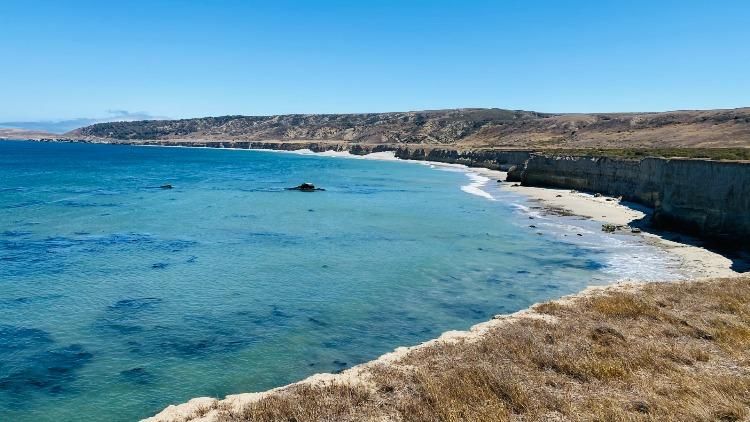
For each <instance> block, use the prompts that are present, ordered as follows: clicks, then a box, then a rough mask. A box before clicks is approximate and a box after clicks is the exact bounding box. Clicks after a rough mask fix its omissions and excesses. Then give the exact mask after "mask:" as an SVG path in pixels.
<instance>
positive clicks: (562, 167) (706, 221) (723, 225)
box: [520, 154, 750, 248]
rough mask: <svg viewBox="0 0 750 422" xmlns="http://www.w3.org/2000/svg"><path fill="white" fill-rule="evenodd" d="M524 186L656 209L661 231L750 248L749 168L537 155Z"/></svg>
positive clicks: (526, 169)
mask: <svg viewBox="0 0 750 422" xmlns="http://www.w3.org/2000/svg"><path fill="white" fill-rule="evenodd" d="M520 180H521V182H522V183H523V184H525V185H530V186H550V187H560V188H568V189H578V190H586V191H592V192H601V193H605V194H608V195H613V196H620V195H621V196H622V197H623V198H624V199H625V200H629V201H633V202H637V203H641V204H644V205H647V206H650V207H653V208H654V215H653V223H654V224H655V225H656V226H660V227H664V228H669V229H672V230H677V231H684V232H689V233H693V234H697V235H700V236H702V237H706V238H713V239H718V240H726V241H731V242H733V243H736V244H739V245H740V246H742V247H744V248H748V247H750V163H746V162H724V161H711V160H696V159H664V158H644V159H642V160H625V159H612V158H605V157H560V156H545V155H536V154H534V155H532V156H531V157H530V158H529V159H528V160H527V161H526V162H525V163H524V165H523V168H522V170H521V172H520Z"/></svg>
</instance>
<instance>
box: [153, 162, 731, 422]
mask: <svg viewBox="0 0 750 422" xmlns="http://www.w3.org/2000/svg"><path fill="white" fill-rule="evenodd" d="M342 155H343V154H342ZM372 158H376V157H372ZM378 158H381V159H383V158H386V157H385V156H383V157H378ZM429 164H431V165H435V166H446V167H460V168H464V169H467V170H468V171H470V172H472V173H475V174H477V175H481V176H485V177H487V178H489V179H490V181H489V182H488V183H497V182H493V180H505V177H506V173H504V172H500V171H496V170H488V169H479V168H466V167H465V166H461V165H446V164H444V163H429ZM472 180H473V181H474V179H472ZM514 184H515V183H509V182H503V184H502V189H506V190H508V191H510V192H515V193H518V194H521V195H525V196H527V197H529V198H531V199H533V200H537V201H539V202H540V204H541V205H543V206H544V207H545V208H547V209H548V210H550V211H551V212H561V211H562V212H565V213H569V214H571V215H577V216H581V217H585V218H591V219H593V220H595V221H599V222H602V223H603V224H606V223H609V224H615V225H628V224H630V223H631V222H632V221H635V220H638V219H640V218H643V217H644V216H645V215H646V213H645V212H644V211H647V210H646V209H644V211H641V210H638V209H633V208H630V207H628V206H625V205H623V204H621V203H620V202H619V201H618V200H616V199H615V198H610V199H611V200H609V201H608V200H607V198H608V197H605V196H602V197H598V198H595V197H594V196H593V195H590V194H586V193H581V192H574V191H570V190H567V189H548V188H535V187H527V186H513V185H514ZM626 233H627V234H625V233H622V234H621V233H619V232H618V233H615V234H612V235H613V236H619V235H633V234H630V233H629V232H626ZM637 235H639V236H643V237H644V238H645V239H647V241H649V242H651V243H652V244H654V245H655V246H658V247H661V248H663V249H665V250H667V251H668V252H670V253H673V254H675V255H676V256H678V257H679V258H680V259H681V260H682V265H681V268H680V270H681V271H682V272H683V274H684V275H686V276H687V277H689V278H691V279H695V278H704V277H731V276H737V275H739V273H737V272H735V271H733V270H732V269H731V268H730V267H731V264H732V262H731V261H730V260H729V259H727V258H725V257H723V256H721V255H718V254H716V253H713V252H711V251H709V250H706V249H704V248H700V247H697V246H691V245H686V244H683V243H677V242H673V241H670V240H667V239H664V238H663V237H660V236H657V235H653V234H649V233H640V234H637ZM638 284H639V283H637V282H623V283H617V284H613V285H609V286H605V287H602V286H594V287H589V288H587V289H585V290H583V291H582V292H580V293H577V294H574V295H569V296H565V297H563V298H561V299H559V301H563V302H565V301H570V300H573V299H575V298H577V297H584V296H589V295H591V294H594V293H596V292H601V291H603V290H632V289H634V288H637V286H638ZM519 318H543V319H546V320H550V319H551V318H554V317H551V316H549V315H544V314H539V313H537V312H535V311H534V309H533V306H532V307H531V308H528V309H525V310H522V311H518V312H515V313H513V314H509V315H498V316H496V317H495V318H494V319H492V320H490V321H487V322H483V323H479V324H477V325H474V326H473V327H471V329H470V330H469V331H448V332H445V333H443V334H442V335H441V336H440V337H438V338H436V339H433V340H430V341H427V342H425V343H422V344H420V345H417V346H412V347H399V348H397V349H396V350H395V351H393V352H391V353H388V354H385V355H383V356H381V357H379V358H378V359H376V360H374V361H370V362H367V363H364V364H361V365H357V366H354V367H352V368H350V369H347V370H345V371H343V372H342V373H340V374H316V375H312V376H310V377H308V378H307V379H305V380H303V381H300V382H298V383H294V384H290V385H287V386H283V387H279V388H275V389H273V390H268V391H265V392H261V393H244V394H235V395H229V396H227V397H226V398H224V399H223V400H218V399H214V398H209V397H199V398H195V399H192V400H190V401H189V402H187V403H183V404H180V405H172V406H169V407H167V408H166V409H164V410H163V411H162V412H160V413H159V414H157V415H155V416H153V417H151V418H148V419H145V421H148V422H167V421H169V422H174V421H193V422H211V421H215V420H216V418H217V416H218V415H217V411H216V410H215V409H216V408H217V407H228V408H233V409H241V408H242V407H243V406H244V405H246V404H248V403H252V402H254V401H257V400H260V399H261V398H263V397H265V396H267V395H269V394H274V393H279V392H283V390H285V389H287V388H289V387H291V386H294V385H299V384H314V385H320V384H327V383H344V384H364V385H369V381H368V380H369V375H368V370H369V368H371V367H372V366H374V365H380V364H387V365H397V364H398V361H399V360H400V359H401V358H403V357H404V356H405V355H406V354H407V353H409V352H410V351H412V350H415V349H418V348H423V347H430V346H433V345H435V344H438V343H444V342H455V341H458V340H459V339H463V340H468V341H471V340H476V339H477V338H479V337H480V336H482V335H483V334H484V333H486V332H487V331H488V330H490V329H493V328H496V327H500V326H502V325H504V324H507V323H508V322H510V321H514V320H517V319H519ZM550 322H553V321H550Z"/></svg>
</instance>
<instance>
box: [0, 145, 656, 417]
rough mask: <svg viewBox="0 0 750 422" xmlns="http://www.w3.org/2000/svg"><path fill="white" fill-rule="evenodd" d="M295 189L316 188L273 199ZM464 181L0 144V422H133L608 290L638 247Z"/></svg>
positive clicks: (258, 159)
mask: <svg viewBox="0 0 750 422" xmlns="http://www.w3.org/2000/svg"><path fill="white" fill-rule="evenodd" d="M303 181H312V182H314V183H316V184H317V185H320V186H322V187H324V188H326V191H325V192H315V193H301V192H293V191H286V190H285V189H284V188H285V187H288V186H294V185H296V184H299V183H300V182H303ZM470 182H471V180H470V179H469V178H468V177H467V174H465V173H464V172H461V171H443V170H439V169H432V168H429V167H428V166H425V165H419V164H415V163H406V162H390V161H373V160H355V159H345V158H330V157H320V156H306V155H295V154H284V153H275V152H262V151H232V150H218V149H188V148H156V147H130V146H110V145H85V144H42V143H33V142H0V420H3V421H4V420H13V421H42V420H56V421H57V420H78V421H86V420H92V421H93V420H113V421H119V420H123V421H125V420H134V419H138V418H141V417H146V416H150V415H151V414H153V413H156V412H158V411H159V410H161V409H162V408H164V407H165V406H167V405H169V404H171V403H178V402H183V401H186V400H188V399H190V398H192V397H196V396H205V395H208V396H223V395H226V394H230V393H238V392H247V391H258V390H264V389H268V388H271V387H275V386H279V385H282V384H285V383H289V382H292V381H295V380H298V379H301V378H304V377H306V376H308V375H310V374H313V373H316V372H324V371H325V372H328V371H337V370H341V369H344V368H346V367H350V366H352V365H354V364H357V363H361V362H364V361H367V360H370V359H372V358H375V357H377V356H378V355H380V354H382V353H384V352H388V351H390V350H392V349H393V348H395V347H397V346H401V345H410V344H415V343H419V342H421V341H424V340H427V339H430V338H434V337H436V336H438V335H439V334H440V333H441V332H443V331H446V330H449V329H466V328H468V327H469V326H471V325H472V324H474V323H476V322H479V321H483V320H486V319H489V318H490V317H491V316H492V315H493V314H497V313H506V312H512V311H515V310H518V309H521V308H524V307H526V306H528V305H530V304H532V303H534V302H537V301H540V300H545V299H548V298H552V297H558V296H561V295H564V294H567V293H571V292H575V291H578V290H580V289H582V288H583V287H585V286H586V285H589V284H594V283H605V282H608V281H611V280H614V279H616V278H619V277H621V276H623V274H622V271H621V270H620V267H619V266H618V265H619V264H618V262H619V261H621V260H622V259H621V256H623V255H622V253H623V252H622V251H623V250H626V251H627V252H626V253H625V255H628V256H630V255H632V254H633V253H637V252H638V251H639V250H640V249H638V248H642V246H639V245H624V244H607V243H606V242H607V241H603V240H601V239H604V238H603V237H597V236H600V235H599V234H596V233H595V232H596V230H594V229H592V230H591V231H590V232H587V236H586V237H585V238H577V239H571V238H570V237H564V235H562V234H561V233H565V230H568V231H569V230H571V229H570V227H568V228H567V229H566V228H565V227H566V226H565V224H569V223H570V221H567V222H563V223H562V224H558V222H556V220H555V221H553V220H549V221H547V223H546V224H547V226H548V229H547V230H546V231H545V229H544V228H543V227H544V226H543V224H545V223H543V222H542V220H539V219H537V220H536V221H539V222H540V223H539V224H540V227H542V229H539V230H542V231H545V232H544V233H543V234H542V235H539V234H537V232H538V231H539V230H530V229H528V224H529V220H528V216H527V215H526V214H524V213H522V212H519V211H518V208H517V205H516V204H519V203H522V202H523V199H521V198H519V197H516V196H514V195H513V194H509V193H503V192H500V191H498V190H497V189H495V188H494V186H493V183H495V182H494V181H490V182H488V183H487V185H486V186H485V187H484V189H485V191H486V192H489V193H490V194H491V195H493V196H494V197H495V198H496V199H498V200H496V201H491V200H487V199H486V198H483V197H480V196H476V195H470V194H468V193H466V192H464V191H462V190H461V189H460V187H461V186H465V185H467V184H469V183H470ZM165 183H170V184H172V185H174V187H175V188H174V189H172V190H162V189H158V188H156V187H158V186H160V185H162V184H165ZM576 224H578V223H576ZM555 227H557V228H555ZM579 229H580V230H585V229H586V223H585V222H581V223H580V224H579V226H576V228H574V229H572V230H579ZM573 237H575V236H573ZM597 239H599V240H597ZM623 248H625V249H623ZM618 254H620V255H618ZM618 257H620V258H618ZM618 260H619V261H618ZM625 275H627V274H625Z"/></svg>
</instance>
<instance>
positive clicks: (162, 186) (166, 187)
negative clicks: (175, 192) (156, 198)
mask: <svg viewBox="0 0 750 422" xmlns="http://www.w3.org/2000/svg"><path fill="white" fill-rule="evenodd" d="M159 187H160V188H161V189H172V188H173V187H174V186H172V185H170V184H169V183H167V184H166V185H161V186H159Z"/></svg>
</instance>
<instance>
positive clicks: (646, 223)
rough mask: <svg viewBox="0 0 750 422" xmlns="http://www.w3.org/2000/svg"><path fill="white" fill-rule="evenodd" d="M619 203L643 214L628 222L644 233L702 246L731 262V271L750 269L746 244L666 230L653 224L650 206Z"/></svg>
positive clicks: (743, 271)
mask: <svg viewBox="0 0 750 422" xmlns="http://www.w3.org/2000/svg"><path fill="white" fill-rule="evenodd" d="M620 204H621V205H624V206H626V207H628V208H630V209H632V210H636V211H640V212H642V213H644V214H645V216H644V217H642V218H640V219H638V220H634V221H632V222H631V223H630V226H631V227H637V228H639V229H641V230H642V231H643V232H645V233H649V234H652V235H655V236H659V237H661V238H662V239H665V240H668V241H671V242H676V243H682V244H685V245H690V246H695V247H699V248H704V249H706V250H708V251H710V252H713V253H715V254H718V255H721V256H723V257H724V258H727V259H728V260H730V261H731V262H732V265H731V266H730V269H731V270H732V271H735V272H738V273H746V272H749V271H750V250H748V249H747V245H745V246H743V245H740V244H738V243H737V242H725V241H721V240H713V239H699V238H697V237H695V236H692V235H690V234H686V233H681V232H677V231H672V230H667V229H665V228H661V227H658V226H656V225H654V222H653V219H652V217H653V213H654V210H653V209H652V208H649V207H646V206H644V205H640V204H636V203H633V202H627V201H622V202H620Z"/></svg>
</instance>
